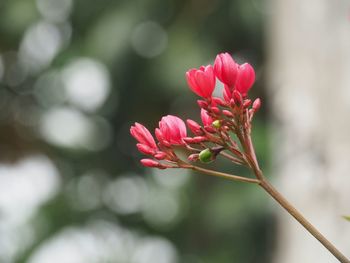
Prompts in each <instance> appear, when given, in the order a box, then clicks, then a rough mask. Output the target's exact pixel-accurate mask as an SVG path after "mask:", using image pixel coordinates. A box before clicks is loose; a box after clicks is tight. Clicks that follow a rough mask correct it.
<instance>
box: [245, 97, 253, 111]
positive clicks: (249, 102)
mask: <svg viewBox="0 0 350 263" xmlns="http://www.w3.org/2000/svg"><path fill="white" fill-rule="evenodd" d="M250 104H252V101H251V100H250V99H247V100H244V102H243V108H245V109H246V108H248V107H249V106H250Z"/></svg>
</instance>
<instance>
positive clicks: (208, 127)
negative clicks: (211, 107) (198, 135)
mask: <svg viewBox="0 0 350 263" xmlns="http://www.w3.org/2000/svg"><path fill="white" fill-rule="evenodd" d="M204 130H206V131H207V132H210V133H215V132H216V130H215V128H214V127H212V126H204Z"/></svg>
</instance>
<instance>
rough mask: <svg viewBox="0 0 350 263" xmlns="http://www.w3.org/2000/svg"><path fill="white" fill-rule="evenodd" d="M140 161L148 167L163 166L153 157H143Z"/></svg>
mask: <svg viewBox="0 0 350 263" xmlns="http://www.w3.org/2000/svg"><path fill="white" fill-rule="evenodd" d="M140 162H141V163H142V165H143V166H146V167H156V168H159V166H161V164H160V163H159V162H157V161H155V160H152V159H142V160H141V161H140Z"/></svg>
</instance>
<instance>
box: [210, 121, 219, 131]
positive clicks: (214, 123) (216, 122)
mask: <svg viewBox="0 0 350 263" xmlns="http://www.w3.org/2000/svg"><path fill="white" fill-rule="evenodd" d="M211 125H212V126H213V127H214V128H216V129H219V128H220V127H221V123H220V121H219V120H216V121H213V123H212V124H211Z"/></svg>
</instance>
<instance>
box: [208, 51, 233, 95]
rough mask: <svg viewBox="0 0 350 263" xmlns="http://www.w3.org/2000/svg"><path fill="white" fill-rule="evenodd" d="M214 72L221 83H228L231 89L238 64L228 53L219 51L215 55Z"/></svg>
mask: <svg viewBox="0 0 350 263" xmlns="http://www.w3.org/2000/svg"><path fill="white" fill-rule="evenodd" d="M214 72H215V75H216V77H217V78H218V79H219V80H220V81H221V82H222V83H224V84H226V85H228V86H229V87H230V88H231V89H232V88H233V86H234V85H235V83H236V79H237V74H238V64H237V63H236V62H235V61H234V60H233V58H232V57H231V55H230V54H229V53H221V54H219V55H217V56H216V59H215V62H214Z"/></svg>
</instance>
